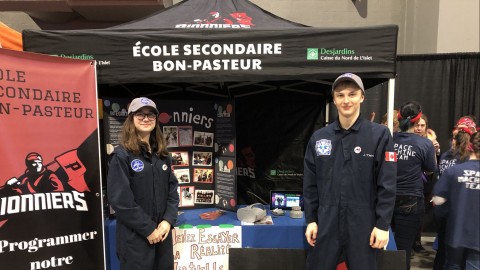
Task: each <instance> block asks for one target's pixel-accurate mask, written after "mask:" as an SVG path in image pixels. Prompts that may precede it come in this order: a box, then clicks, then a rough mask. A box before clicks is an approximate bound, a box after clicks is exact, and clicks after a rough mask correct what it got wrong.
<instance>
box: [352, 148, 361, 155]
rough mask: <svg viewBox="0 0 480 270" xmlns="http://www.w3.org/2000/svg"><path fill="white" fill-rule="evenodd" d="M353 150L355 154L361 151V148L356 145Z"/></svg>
mask: <svg viewBox="0 0 480 270" xmlns="http://www.w3.org/2000/svg"><path fill="white" fill-rule="evenodd" d="M353 152H355V154H359V153H360V152H362V148H361V147H360V146H357V147H355V148H354V149H353Z"/></svg>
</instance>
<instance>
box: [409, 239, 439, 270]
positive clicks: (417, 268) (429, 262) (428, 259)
mask: <svg viewBox="0 0 480 270" xmlns="http://www.w3.org/2000/svg"><path fill="white" fill-rule="evenodd" d="M434 240H435V234H427V235H425V236H422V245H423V247H424V248H425V249H426V250H428V251H429V254H428V255H421V254H418V253H415V255H414V257H413V258H412V259H411V262H410V270H425V269H433V260H434V259H435V250H434V249H432V245H433V241H434Z"/></svg>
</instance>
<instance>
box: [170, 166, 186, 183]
mask: <svg viewBox="0 0 480 270" xmlns="http://www.w3.org/2000/svg"><path fill="white" fill-rule="evenodd" d="M173 174H175V176H176V177H177V180H178V183H179V184H185V183H190V169H175V170H173Z"/></svg>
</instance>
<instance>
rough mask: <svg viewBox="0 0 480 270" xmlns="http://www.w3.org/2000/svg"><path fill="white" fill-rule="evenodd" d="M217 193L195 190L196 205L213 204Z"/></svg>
mask: <svg viewBox="0 0 480 270" xmlns="http://www.w3.org/2000/svg"><path fill="white" fill-rule="evenodd" d="M214 195H215V191H213V190H202V189H197V190H195V203H196V204H197V203H198V204H213V199H214Z"/></svg>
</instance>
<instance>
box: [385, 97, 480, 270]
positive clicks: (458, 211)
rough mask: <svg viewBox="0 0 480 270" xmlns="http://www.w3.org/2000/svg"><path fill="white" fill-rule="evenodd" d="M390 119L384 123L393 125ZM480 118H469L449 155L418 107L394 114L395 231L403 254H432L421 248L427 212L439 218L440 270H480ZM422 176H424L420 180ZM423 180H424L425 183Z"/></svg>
mask: <svg viewBox="0 0 480 270" xmlns="http://www.w3.org/2000/svg"><path fill="white" fill-rule="evenodd" d="M387 117H388V116H387V114H385V115H384V116H383V118H382V120H381V123H382V124H385V125H386V124H387ZM478 131H479V130H478V128H477V119H476V118H475V117H474V116H469V115H467V116H463V117H461V118H460V119H458V121H457V122H456V124H455V126H454V127H453V130H452V133H451V134H450V136H451V140H450V145H448V146H446V147H445V149H446V151H444V152H443V153H442V152H441V150H440V145H439V143H438V141H437V135H436V133H435V131H433V130H432V129H431V128H429V127H428V118H427V116H426V115H425V114H424V113H423V112H422V110H421V106H420V105H419V104H418V103H416V102H407V103H404V104H402V106H401V107H400V109H399V110H395V111H394V112H393V132H394V135H393V138H394V143H395V149H396V151H397V158H398V160H397V196H396V202H395V210H394V214H393V218H392V224H391V227H392V231H393V232H394V237H395V242H396V244H397V248H398V250H405V251H406V260H407V269H410V259H411V258H412V257H413V256H414V253H418V254H422V255H428V253H429V251H427V250H426V249H425V248H424V247H423V246H422V243H421V238H420V237H421V234H422V229H423V224H424V222H423V218H424V215H425V213H433V214H434V217H435V228H436V233H437V235H436V239H435V245H434V246H435V249H436V254H435V260H434V266H433V269H434V270H443V269H448V270H451V269H465V270H471V269H476V270H478V269H480V246H479V243H480V233H479V231H480V222H479V213H480V193H479V192H480V162H479V161H478V159H479V155H480V135H479V133H478ZM418 175H420V177H418ZM419 178H420V179H421V180H420V179H419Z"/></svg>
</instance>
